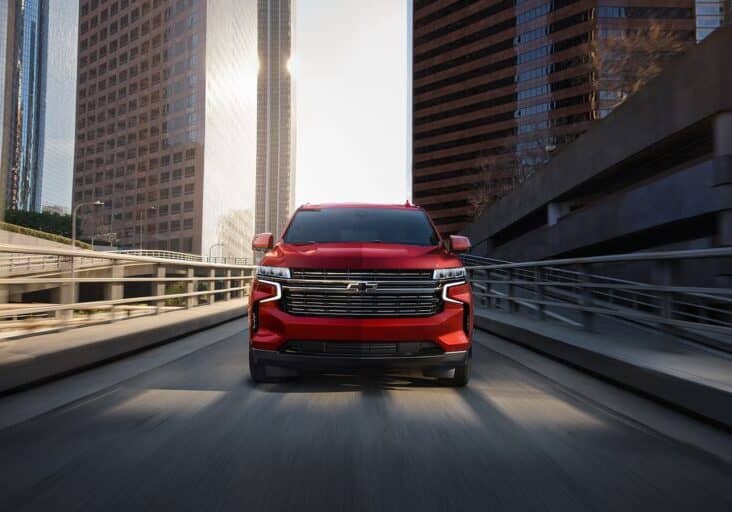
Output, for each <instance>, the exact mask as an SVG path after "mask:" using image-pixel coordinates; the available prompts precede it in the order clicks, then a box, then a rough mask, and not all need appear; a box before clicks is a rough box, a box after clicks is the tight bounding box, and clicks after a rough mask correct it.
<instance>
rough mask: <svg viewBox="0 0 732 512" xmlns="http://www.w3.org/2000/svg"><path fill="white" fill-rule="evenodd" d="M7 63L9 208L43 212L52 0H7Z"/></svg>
mask: <svg viewBox="0 0 732 512" xmlns="http://www.w3.org/2000/svg"><path fill="white" fill-rule="evenodd" d="M7 19H8V33H7V35H8V39H7V42H6V44H7V53H6V58H7V59H8V67H7V68H6V69H7V75H6V77H5V87H7V88H9V94H8V95H6V97H7V98H8V102H7V104H6V105H5V106H4V108H5V109H7V110H8V113H9V114H10V117H9V119H8V124H7V125H4V126H3V139H4V142H3V145H6V144H7V151H8V153H7V156H8V159H7V162H3V165H7V169H6V172H7V174H6V177H5V180H6V182H5V193H6V205H7V207H9V208H16V209H19V210H40V208H41V184H42V180H43V175H42V166H43V136H44V130H43V128H44V127H43V118H44V114H45V112H44V108H45V96H46V57H47V56H46V52H47V47H48V46H47V45H48V2H47V1H46V0H13V1H10V2H8V6H7Z"/></svg>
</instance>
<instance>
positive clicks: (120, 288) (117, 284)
mask: <svg viewBox="0 0 732 512" xmlns="http://www.w3.org/2000/svg"><path fill="white" fill-rule="evenodd" d="M111 263H112V264H111V266H110V273H111V276H110V277H112V278H113V279H123V278H124V277H125V269H124V266H123V265H122V262H121V261H120V260H113V261H112V262H111ZM124 296H125V285H124V283H123V282H121V281H112V282H109V283H107V284H106V285H105V286H104V300H119V299H123V298H124ZM109 314H110V316H111V317H112V318H111V319H112V320H114V319H115V316H116V312H115V310H114V305H112V308H111V309H110V311H109Z"/></svg>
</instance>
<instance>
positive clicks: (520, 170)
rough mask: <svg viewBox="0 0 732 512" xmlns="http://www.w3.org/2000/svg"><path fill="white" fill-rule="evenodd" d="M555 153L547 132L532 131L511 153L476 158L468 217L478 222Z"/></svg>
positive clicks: (521, 137)
mask: <svg viewBox="0 0 732 512" xmlns="http://www.w3.org/2000/svg"><path fill="white" fill-rule="evenodd" d="M555 149H556V146H555V145H554V144H553V138H552V137H551V136H550V135H549V133H548V132H547V131H546V130H534V131H531V132H529V133H527V134H523V135H521V136H519V138H518V143H517V145H516V148H515V150H514V151H513V152H512V153H510V154H508V155H504V156H498V157H497V156H493V155H491V156H482V157H480V158H478V160H477V162H476V166H477V168H478V183H476V184H475V185H474V186H473V188H472V190H471V191H470V193H469V194H468V204H469V205H470V215H471V216H472V217H473V218H474V219H475V218H478V217H479V216H480V215H481V214H482V213H483V212H484V211H485V210H486V209H487V208H488V207H489V206H490V205H491V204H493V203H494V202H496V201H497V200H499V199H500V198H502V197H503V196H505V195H508V194H509V193H511V192H513V191H514V190H516V189H517V188H518V187H519V186H521V184H523V183H524V182H525V181H526V180H528V179H529V178H531V177H532V176H533V175H534V174H536V173H537V172H538V171H540V170H541V169H543V168H544V167H546V165H547V164H548V163H549V160H550V158H551V153H552V151H554V150H555Z"/></svg>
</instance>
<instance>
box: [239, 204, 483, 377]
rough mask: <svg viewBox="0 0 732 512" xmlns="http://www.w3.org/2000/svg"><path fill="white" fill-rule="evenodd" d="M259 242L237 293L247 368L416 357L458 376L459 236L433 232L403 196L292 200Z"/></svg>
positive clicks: (462, 325)
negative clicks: (245, 322)
mask: <svg viewBox="0 0 732 512" xmlns="http://www.w3.org/2000/svg"><path fill="white" fill-rule="evenodd" d="M252 245H253V247H254V249H258V250H267V251H268V252H267V253H266V254H265V255H264V257H263V259H262V261H261V265H260V266H259V267H258V268H257V273H256V277H255V279H254V282H253V284H252V292H251V294H250V297H249V333H250V342H249V371H250V373H251V376H252V379H253V380H254V382H269V381H273V380H276V379H278V378H280V377H285V376H290V375H293V374H297V373H299V372H300V371H303V370H317V371H337V370H347V369H357V368H366V367H372V368H373V367H375V368H382V369H394V370H398V369H410V368H418V369H421V370H422V372H423V374H424V375H426V376H433V377H438V378H440V379H441V380H442V381H444V382H445V383H447V384H451V385H454V386H464V385H466V384H467V383H468V379H469V378H470V362H471V334H472V329H473V308H472V298H471V293H470V286H469V285H468V283H467V282H466V273H465V268H464V267H463V265H462V262H461V261H460V259H459V258H458V257H457V256H456V255H455V253H458V252H461V251H465V250H467V249H469V248H470V242H469V241H468V239H467V238H465V237H462V236H455V235H453V236H450V238H449V240H442V239H441V238H440V236H439V234H438V233H437V231H436V230H435V227H434V225H433V224H432V221H431V220H430V218H429V217H428V216H427V214H426V213H425V211H424V210H422V209H421V208H419V207H416V206H413V205H410V204H409V203H407V204H405V205H372V204H323V205H306V206H302V207H300V208H299V209H298V210H297V211H296V212H295V214H294V215H293V217H292V219H290V223H289V225H288V227H287V229H286V231H285V233H284V235H283V236H282V239H281V240H280V241H279V242H278V243H277V244H276V245H275V244H274V239H273V236H272V234H271V233H264V234H260V235H257V236H256V237H255V239H254V242H253V244H252Z"/></svg>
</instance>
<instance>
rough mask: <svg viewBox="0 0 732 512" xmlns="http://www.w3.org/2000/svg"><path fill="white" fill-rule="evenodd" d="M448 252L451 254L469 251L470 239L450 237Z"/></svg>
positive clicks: (456, 236) (457, 236)
mask: <svg viewBox="0 0 732 512" xmlns="http://www.w3.org/2000/svg"><path fill="white" fill-rule="evenodd" d="M450 250H451V251H452V252H465V251H469V250H470V239H469V238H468V237H467V236H461V235H450Z"/></svg>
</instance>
